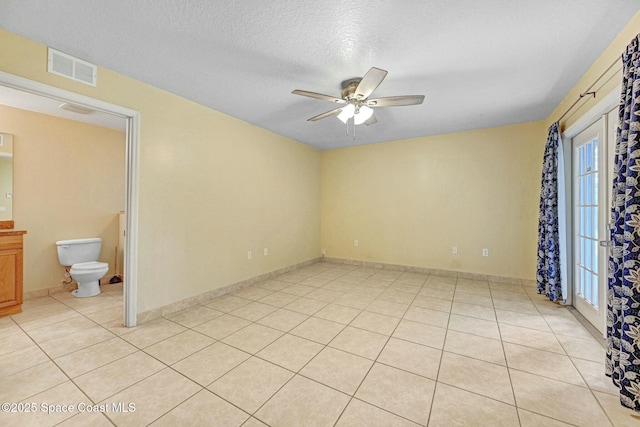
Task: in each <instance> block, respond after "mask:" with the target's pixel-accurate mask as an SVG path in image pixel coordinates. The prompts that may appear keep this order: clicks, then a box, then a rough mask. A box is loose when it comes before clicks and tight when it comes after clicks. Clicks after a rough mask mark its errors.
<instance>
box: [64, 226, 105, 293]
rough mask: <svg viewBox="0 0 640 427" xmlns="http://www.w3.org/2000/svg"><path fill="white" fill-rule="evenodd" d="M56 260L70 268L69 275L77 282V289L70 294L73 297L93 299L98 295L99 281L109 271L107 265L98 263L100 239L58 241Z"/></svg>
mask: <svg viewBox="0 0 640 427" xmlns="http://www.w3.org/2000/svg"><path fill="white" fill-rule="evenodd" d="M56 245H57V246H58V260H59V261H60V264H62V265H63V266H65V267H69V266H70V267H71V270H70V271H69V273H70V274H71V277H72V278H74V279H75V281H76V282H78V289H76V290H75V291H72V292H71V295H73V296H74V297H93V296H96V295H98V294H99V293H100V279H101V278H103V277H104V275H105V274H107V272H108V271H109V264H107V263H106V262H98V257H99V256H100V248H101V247H102V239H101V238H99V237H95V238H90V239H74V240H60V241H58V242H56Z"/></svg>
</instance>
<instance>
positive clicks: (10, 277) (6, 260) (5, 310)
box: [0, 230, 26, 316]
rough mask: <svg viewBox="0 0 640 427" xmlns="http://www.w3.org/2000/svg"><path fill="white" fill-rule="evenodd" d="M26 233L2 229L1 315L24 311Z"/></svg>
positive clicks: (0, 238) (0, 265)
mask: <svg viewBox="0 0 640 427" xmlns="http://www.w3.org/2000/svg"><path fill="white" fill-rule="evenodd" d="M25 233H26V231H18V230H0V316H6V315H9V314H15V313H20V312H21V311H22V250H23V243H22V240H23V239H22V236H23V235H24V234H25Z"/></svg>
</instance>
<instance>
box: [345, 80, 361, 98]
mask: <svg viewBox="0 0 640 427" xmlns="http://www.w3.org/2000/svg"><path fill="white" fill-rule="evenodd" d="M361 80H362V79H361V78H357V79H349V80H345V81H343V82H342V83H341V84H340V86H342V92H340V95H341V96H342V99H344V100H347V101H348V100H350V99H353V98H355V97H356V96H355V93H356V88H357V87H358V84H359V83H360V81H361Z"/></svg>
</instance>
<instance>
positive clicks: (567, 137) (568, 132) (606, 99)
mask: <svg viewBox="0 0 640 427" xmlns="http://www.w3.org/2000/svg"><path fill="white" fill-rule="evenodd" d="M620 90H621V86H618V87H616V88H614V89H613V90H612V91H611V92H609V93H608V94H607V95H605V96H603V97H602V99H600V100H599V101H598V102H597V103H596V105H594V106H593V107H592V108H590V109H589V110H588V111H587V112H586V113H585V114H583V115H582V116H581V117H580V118H579V119H578V120H577V121H576V122H575V123H574V124H572V125H571V126H569V127H568V128H567V129H565V131H564V132H563V133H562V141H563V147H564V152H565V153H573V138H574V137H575V136H576V135H578V134H579V133H580V132H582V131H583V130H585V129H587V128H588V127H589V126H591V125H592V124H594V123H595V122H596V121H598V120H600V119H603V129H602V131H601V134H602V135H603V137H604V138H608V134H607V128H606V126H607V114H608V113H609V112H610V111H611V110H612V109H614V108H615V107H616V105H618V104H619V102H620ZM607 144H609V145H613V144H615V141H607ZM602 154H603V155H605V156H606V155H607V153H602ZM564 160H565V166H566V167H565V176H564V179H565V182H566V183H573V175H572V173H573V171H572V164H573V158H572V155H569V156H566V157H565V159H564ZM608 161H613V159H608ZM607 168H608V167H605V174H606V172H607V170H606V169H607ZM612 178H613V177H607V181H606V182H604V183H600V185H601V186H602V185H604V186H605V189H606V188H607V187H610V186H611V185H612V182H610V181H611V179H612ZM567 189H568V190H569V189H570V191H567V195H566V199H565V206H566V207H567V209H566V219H567V224H571V226H567V235H566V236H565V238H566V239H567V240H566V241H567V242H569V245H568V247H569V248H571V247H572V242H573V218H574V212H573V185H570V186H567ZM603 209H604V212H605V214H604V215H601V216H600V218H603V217H604V218H607V220H606V221H605V222H601V224H606V223H608V222H609V220H608V218H609V214H608V212H609V210H610V209H611V206H604V207H603ZM600 218H599V219H600ZM599 237H600V240H608V236H607V235H604V236H599ZM598 248H600V246H598ZM569 252H571V253H569V254H568V257H567V259H568V260H571V262H568V263H567V264H568V265H567V266H561V268H563V269H566V273H567V278H568V292H567V293H568V294H569V295H570V296H571V299H572V300H571V301H569V300H567V304H574V302H573V295H574V293H575V289H574V286H573V285H574V280H573V279H574V277H573V276H574V274H573V273H574V268H573V266H574V264H575V263H574V260H573V257H574V251H573V250H572V249H569ZM602 264H604V265H605V266H607V265H608V260H607V261H606V262H605V263H602ZM600 270H601V271H599V274H604V275H605V276H604V277H605V280H606V277H607V274H608V272H607V270H606V269H605V270H603V271H602V269H600ZM605 291H606V288H605ZM599 298H600V304H601V305H603V304H604V305H603V308H604V310H605V316H606V292H605V295H600V296H599ZM605 334H606V327H605V330H604V332H603V335H605Z"/></svg>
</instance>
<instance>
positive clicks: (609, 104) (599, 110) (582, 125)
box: [562, 86, 622, 141]
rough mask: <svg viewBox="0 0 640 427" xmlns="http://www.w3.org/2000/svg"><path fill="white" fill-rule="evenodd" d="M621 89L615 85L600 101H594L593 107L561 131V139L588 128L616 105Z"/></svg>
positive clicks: (618, 101) (571, 136)
mask: <svg viewBox="0 0 640 427" xmlns="http://www.w3.org/2000/svg"><path fill="white" fill-rule="evenodd" d="M621 90H622V86H617V87H616V88H615V89H613V90H612V91H611V92H609V93H608V94H606V95H605V96H603V97H602V99H601V100H600V101H598V102H597V103H596V105H594V106H593V107H591V108H590V109H589V111H587V112H586V113H584V114H583V115H582V116H581V117H580V118H579V119H578V120H577V121H576V122H575V123H574V124H572V125H571V126H569V127H568V128H566V129H565V130H564V132H562V139H563V140H565V141H566V140H568V139H571V138H573V137H574V136H576V135H577V134H579V133H580V132H582V131H583V130H585V129H586V128H588V127H589V126H591V125H592V124H593V122H595V121H596V120H599V119H600V117H602V116H603V115H605V114H607V113H608V112H609V111H611V110H612V109H613V108H614V107H615V106H616V105H618V104H619V103H620V91H621Z"/></svg>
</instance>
